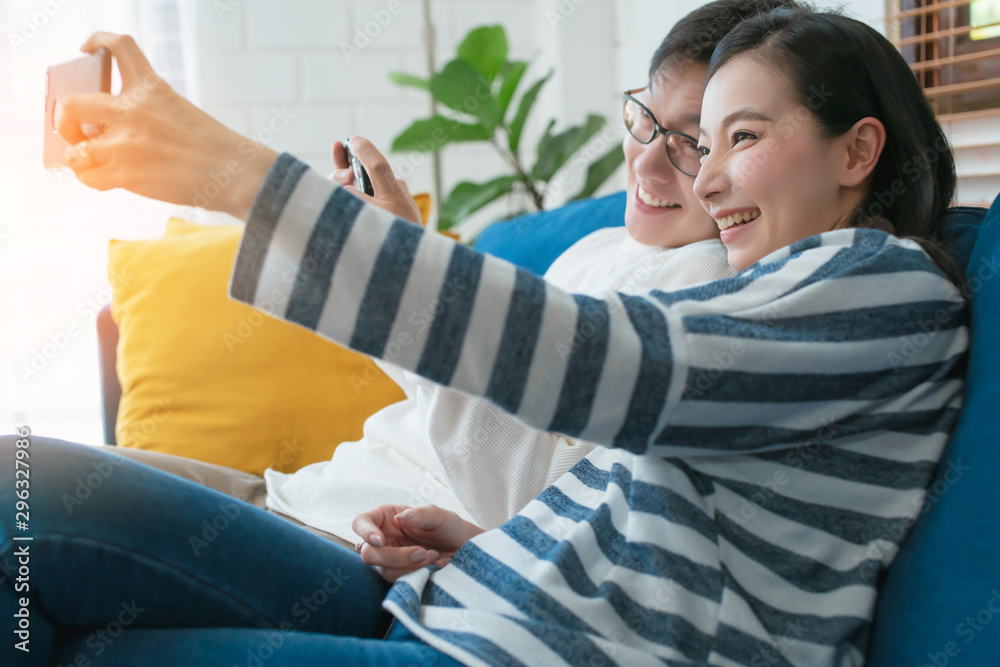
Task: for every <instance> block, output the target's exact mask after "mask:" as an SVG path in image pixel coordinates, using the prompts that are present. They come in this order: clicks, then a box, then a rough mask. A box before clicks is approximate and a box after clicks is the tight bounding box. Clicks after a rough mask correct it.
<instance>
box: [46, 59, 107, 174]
mask: <svg viewBox="0 0 1000 667" xmlns="http://www.w3.org/2000/svg"><path fill="white" fill-rule="evenodd" d="M110 92H111V52H110V51H108V50H107V49H98V50H97V51H95V52H94V53H92V54H91V55H89V56H84V57H83V58H77V59H76V60H70V61H69V62H66V63H62V64H59V65H53V66H52V67H50V68H48V70H47V71H46V72H45V141H44V142H43V144H44V145H43V148H42V151H43V158H44V163H45V168H46V169H50V170H55V169H66V168H67V166H66V163H65V162H64V161H63V158H64V157H65V155H66V149H68V148H69V144H68V143H66V141H65V140H64V139H63V138H62V137H61V136H60V135H59V132H58V130H57V129H56V113H57V112H58V110H59V100H60V99H64V98H66V97H68V96H70V95H76V94H78V93H110Z"/></svg>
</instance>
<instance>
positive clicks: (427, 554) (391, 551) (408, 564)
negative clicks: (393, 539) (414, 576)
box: [361, 542, 441, 572]
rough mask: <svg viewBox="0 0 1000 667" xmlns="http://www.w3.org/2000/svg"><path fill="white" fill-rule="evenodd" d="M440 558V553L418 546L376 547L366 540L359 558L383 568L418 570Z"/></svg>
mask: <svg viewBox="0 0 1000 667" xmlns="http://www.w3.org/2000/svg"><path fill="white" fill-rule="evenodd" d="M440 558H441V554H440V553H438V552H437V551H435V550H433V549H431V550H428V549H425V548H423V547H419V546H412V547H376V546H373V545H372V544H371V543H368V542H366V543H365V544H363V545H362V546H361V560H363V561H364V562H365V563H367V564H369V565H374V566H375V567H380V568H382V569H384V570H403V571H410V572H412V571H413V570H419V569H420V568H422V567H425V566H427V565H431V564H432V563H434V562H435V561H437V560H438V559H440Z"/></svg>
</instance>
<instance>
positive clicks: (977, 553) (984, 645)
mask: <svg viewBox="0 0 1000 667" xmlns="http://www.w3.org/2000/svg"><path fill="white" fill-rule="evenodd" d="M966 277H967V278H968V282H969V289H970V290H971V291H972V317H971V323H972V330H971V333H972V338H971V341H970V354H969V369H968V375H967V376H966V383H965V397H964V407H963V409H962V416H961V418H960V420H959V423H958V426H957V428H956V429H955V433H954V435H953V436H952V438H951V441H950V442H949V443H948V447H947V449H946V450H945V453H944V457H943V458H942V464H941V466H940V467H939V468H938V474H937V478H936V479H935V481H934V483H933V484H932V485H931V488H930V491H929V493H928V502H927V503H925V506H924V507H925V508H926V510H927V511H926V513H925V514H924V516H923V517H922V518H921V519H920V520H919V521H918V522H917V524H916V525H915V526H914V528H913V533H912V534H911V535H910V538H909V539H908V540H907V541H906V543H905V544H904V545H903V549H902V550H901V551H900V554H899V556H898V557H897V559H896V562H895V563H894V564H893V565H892V567H891V568H889V572H888V576H887V577H886V580H885V585H884V588H883V590H882V596H881V599H880V600H879V606H878V611H877V613H876V616H875V619H876V620H875V634H874V639H873V643H872V646H871V651H870V664H872V665H916V666H924V665H930V666H932V667H944V666H945V665H949V666H950V667H972V666H975V667H980V666H981V665H997V664H1000V409H998V406H1000V348H998V347H997V345H996V344H995V343H994V341H993V340H992V334H994V333H997V332H1000V197H998V198H997V200H996V201H995V202H994V203H993V207H992V208H991V209H990V211H989V213H988V214H987V216H986V219H985V220H984V221H983V223H982V225H981V227H980V229H979V234H978V237H977V238H976V241H975V245H974V247H973V248H972V253H971V258H970V260H969V262H968V265H967V268H966Z"/></svg>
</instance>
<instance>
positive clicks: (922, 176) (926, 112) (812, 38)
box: [708, 8, 964, 285]
mask: <svg viewBox="0 0 1000 667" xmlns="http://www.w3.org/2000/svg"><path fill="white" fill-rule="evenodd" d="M748 52H752V55H753V57H755V58H759V59H761V60H762V61H763V62H766V63H770V64H772V65H775V66H777V67H778V68H780V69H781V70H782V71H784V72H785V73H786V74H787V75H788V76H789V78H790V80H791V82H792V86H793V88H794V89H795V91H796V93H797V95H798V97H799V101H800V102H801V103H802V104H803V105H805V106H807V107H808V108H810V109H811V111H812V113H813V115H814V116H815V117H816V119H817V121H818V122H819V125H820V127H821V128H823V130H824V131H825V133H826V135H827V137H828V138H836V137H840V136H842V135H843V134H844V133H846V132H847V131H848V130H850V129H851V128H852V127H854V124H855V123H857V122H858V121H859V120H861V119H862V118H867V117H872V118H877V119H878V120H880V121H882V124H883V125H885V129H886V145H885V149H884V150H883V151H882V155H881V157H880V158H879V161H878V164H877V165H876V167H875V170H874V172H873V173H872V180H871V192H870V193H869V194H868V197H867V198H866V199H865V201H864V202H863V203H862V204H861V206H860V207H859V208H858V210H857V211H856V215H855V219H854V221H853V225H854V226H856V227H875V228H878V229H883V230H885V231H887V232H890V233H892V234H895V235H897V236H899V237H901V238H910V239H913V240H914V241H916V242H917V243H919V244H920V245H921V246H922V247H923V248H924V250H925V251H927V254H929V255H930V256H931V258H932V259H933V260H934V261H935V263H936V264H937V265H938V266H939V267H940V268H941V270H942V271H944V272H945V274H946V275H948V277H949V278H950V279H951V280H952V282H954V283H955V284H956V285H962V284H963V282H964V281H963V280H962V274H961V272H960V270H959V269H958V267H957V266H956V263H955V261H954V259H952V257H951V255H950V253H948V251H947V250H945V249H944V247H943V246H942V245H941V243H940V242H939V240H938V233H939V231H940V228H941V225H942V223H943V222H944V219H945V214H946V213H947V211H948V207H949V206H950V205H951V200H952V198H953V197H954V195H955V183H956V177H955V161H954V158H953V157H952V153H951V148H950V147H949V145H948V140H947V138H946V137H945V134H944V131H943V130H942V129H941V125H940V124H938V122H937V119H936V118H935V117H934V112H933V111H931V108H930V105H929V104H928V103H927V100H926V99H925V98H924V95H923V92H922V91H921V89H920V86H919V84H918V83H917V80H916V77H914V75H913V72H911V71H910V68H909V66H908V65H907V64H906V62H905V61H904V60H903V57H902V56H901V55H900V53H899V52H898V51H897V50H896V48H895V47H893V46H892V44H890V43H889V41H888V40H886V38H885V37H883V36H882V35H880V34H879V33H878V32H876V31H875V30H874V29H873V28H872V27H870V26H868V25H865V24H864V23H862V22H860V21H856V20H854V19H851V18H848V17H846V16H841V15H839V14H833V13H819V12H810V11H803V10H800V9H795V8H790V9H789V8H781V9H776V10H774V11H771V12H769V13H767V14H762V15H760V16H756V17H753V18H750V19H747V20H746V21H744V22H742V23H741V24H740V25H738V26H737V27H736V28H734V29H733V30H732V31H731V32H730V33H729V34H728V35H726V37H724V38H723V39H722V41H721V42H720V44H719V46H718V48H717V49H716V50H715V52H714V54H713V55H712V60H711V63H710V64H709V72H708V77H709V78H712V76H713V75H714V74H715V73H716V72H718V71H719V69H720V68H721V67H722V66H723V65H725V64H726V63H727V62H729V61H730V60H732V59H733V58H735V57H736V56H738V55H741V54H745V53H748ZM817 100H820V102H819V103H818V102H817Z"/></svg>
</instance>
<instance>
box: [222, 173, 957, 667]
mask: <svg viewBox="0 0 1000 667" xmlns="http://www.w3.org/2000/svg"><path fill="white" fill-rule="evenodd" d="M231 290H232V296H233V297H234V298H236V299H238V300H241V301H244V302H247V303H250V304H252V305H254V306H256V307H258V308H260V309H262V310H264V311H265V312H269V313H271V314H273V315H275V316H278V317H281V318H284V319H286V320H288V321H291V322H295V323H298V324H301V325H303V326H305V327H308V328H310V329H313V330H315V331H316V332H317V333H318V334H320V335H322V336H324V337H326V338H329V339H331V340H335V341H339V342H341V343H344V344H349V345H350V346H352V347H354V348H356V349H358V350H360V351H362V352H365V353H368V354H371V355H373V356H380V354H381V353H382V352H383V350H384V349H385V348H386V346H387V344H389V343H390V342H396V343H402V342H403V341H405V344H400V345H399V347H398V349H401V353H400V354H398V355H397V356H395V358H394V359H393V362H394V363H395V364H397V365H400V366H403V367H404V368H408V369H411V370H415V371H417V372H418V373H420V374H422V375H424V376H425V377H428V378H431V379H433V380H436V381H439V382H442V383H444V384H447V385H449V386H451V387H453V388H455V389H459V390H462V391H466V392H469V393H471V394H474V395H480V396H486V397H488V398H490V399H492V400H494V401H495V402H496V403H497V404H498V405H500V406H501V407H502V408H504V409H506V410H508V411H510V412H512V413H513V414H515V415H516V416H517V417H518V418H520V419H522V420H523V421H524V422H526V423H527V424H529V425H530V426H533V427H536V428H543V429H548V430H553V431H558V432H562V433H566V434H568V435H572V436H577V437H581V438H583V439H586V440H592V441H595V442H599V443H602V444H605V445H609V446H610V447H609V448H598V449H597V450H595V451H594V452H593V453H592V454H591V455H590V456H588V457H587V458H586V459H585V460H583V461H581V463H579V464H578V465H577V466H576V467H575V468H573V470H571V471H570V473H568V474H567V475H565V476H564V477H562V478H561V479H560V480H559V481H558V482H557V483H556V484H555V485H554V486H552V487H550V488H549V489H547V490H546V491H545V492H544V493H543V494H542V495H541V496H539V498H538V499H536V500H534V501H532V502H531V503H530V504H529V505H528V506H527V507H526V508H525V509H524V510H523V511H522V512H521V513H520V514H519V515H518V516H517V517H515V518H514V519H512V520H511V521H510V522H508V523H507V524H505V525H504V526H503V527H501V528H500V529H498V530H494V531H490V532H488V533H485V534H483V535H480V536H478V537H477V538H475V539H474V540H472V541H471V542H470V543H469V544H468V545H466V547H465V548H463V549H462V550H461V551H460V552H459V553H458V554H457V555H456V556H455V558H454V559H453V561H452V564H451V565H450V566H448V567H446V568H444V569H440V570H433V569H425V570H422V571H420V572H417V573H414V574H412V575H410V576H408V577H406V578H405V579H403V580H402V581H400V582H399V583H397V585H396V586H395V587H394V588H393V589H392V591H391V593H390V595H389V598H388V599H387V602H386V606H387V608H388V609H390V611H392V613H393V614H394V615H396V616H397V618H399V619H400V620H401V622H403V623H405V624H406V625H407V626H408V627H410V628H411V629H412V630H413V631H414V632H415V633H416V634H417V635H418V636H420V637H421V638H423V639H424V640H425V641H427V642H428V643H430V644H432V645H434V646H436V647H438V648H440V649H442V650H443V651H445V652H447V653H449V654H451V655H453V656H455V657H456V658H458V659H460V660H462V661H465V662H468V663H471V664H517V663H526V664H543V665H549V664H561V663H566V664H587V665H592V664H624V665H641V664H662V663H664V662H666V663H667V664H691V663H700V664H706V663H707V664H713V665H772V664H778V665H822V664H845V665H852V664H860V663H861V661H862V656H863V654H864V650H865V647H866V644H867V641H868V635H869V627H870V622H871V618H872V614H873V610H874V604H875V596H876V584H877V581H878V579H879V574H880V573H881V572H882V570H883V569H884V568H885V567H886V566H887V565H888V564H889V563H890V562H891V561H892V559H893V558H894V557H895V554H896V552H897V548H898V545H899V543H900V542H901V540H902V539H903V538H904V537H905V535H906V534H907V532H908V530H909V527H910V525H911V524H912V522H913V519H914V517H916V516H917V515H918V513H919V511H920V508H921V505H922V503H923V501H924V496H925V488H926V486H927V484H928V483H929V481H930V479H931V474H932V472H933V469H934V466H935V464H936V462H937V461H938V459H939V457H940V455H941V451H942V448H943V446H944V443H945V441H946V439H947V435H948V433H949V432H950V431H951V429H952V427H953V425H954V423H955V420H956V417H957V413H958V409H959V405H960V398H961V389H962V380H961V374H960V369H961V365H962V364H961V362H962V357H963V354H964V352H965V349H966V345H967V331H966V329H965V327H964V324H963V322H964V316H965V313H964V304H963V303H962V301H961V299H960V298H959V296H958V294H957V290H955V288H954V287H953V286H951V284H950V283H948V281H947V280H946V279H945V278H944V277H943V276H942V275H941V273H940V272H939V271H938V270H937V269H936V267H935V266H934V265H933V263H932V262H931V260H930V259H929V258H928V257H927V255H926V254H924V253H923V251H921V250H920V249H919V248H918V247H917V246H916V245H915V244H912V243H910V242H906V241H901V240H899V239H896V238H895V237H892V236H889V235H887V234H885V233H882V232H878V231H874V230H861V229H847V230H839V231H835V232H828V233H826V234H822V235H820V236H816V237H812V238H809V239H806V240H804V241H801V242H799V243H796V244H794V245H793V246H790V247H788V248H784V249H782V250H780V251H778V252H776V253H773V254H771V255H769V256H768V257H766V258H765V259H764V261H762V262H761V263H759V264H757V265H755V266H754V267H752V268H751V269H749V270H748V271H745V272H743V273H741V274H739V275H737V276H735V277H733V278H730V279H726V280H721V281H718V282H715V283H710V284H707V285H702V286H698V287H693V288H689V289H685V290H681V291H678V292H672V293H659V292H653V293H650V294H647V295H641V296H626V295H619V294H614V293H609V294H607V295H606V296H605V298H604V299H603V300H600V299H595V298H592V297H584V296H573V295H569V294H566V293H564V292H561V291H560V290H557V289H555V288H554V287H552V286H551V285H548V284H546V283H545V282H544V281H542V280H541V279H539V278H537V277H535V276H533V275H530V274H528V273H526V272H524V271H520V270H518V269H516V268H515V267H513V266H512V265H510V264H507V263H505V262H503V261H501V260H498V259H496V258H491V257H484V256H481V255H478V254H476V253H475V252H473V251H471V250H469V249H468V248H465V247H462V246H458V245H455V244H453V243H452V242H450V241H449V240H447V239H445V238H443V237H439V236H438V235H435V234H424V232H423V231H422V230H420V229H418V228H417V227H415V226H412V225H409V224H407V223H404V222H402V221H399V220H394V219H393V218H392V216H391V215H389V214H387V213H386V212H384V211H381V210H379V209H377V208H375V207H371V206H366V205H363V204H361V202H359V201H358V200H357V199H356V198H354V197H352V196H351V195H350V194H348V193H346V192H344V191H342V190H340V189H338V188H336V187H335V186H334V185H333V184H331V183H329V182H328V181H326V180H325V179H324V178H322V177H321V176H320V175H318V174H316V173H314V172H311V171H309V170H308V169H307V168H306V167H305V166H304V165H302V164H301V163H299V162H296V161H295V160H294V159H293V158H291V157H290V156H287V155H285V156H282V157H281V158H280V159H279V160H278V162H277V163H276V164H275V166H274V168H273V169H272V171H271V174H270V175H269V177H268V180H267V182H266V183H265V185H264V187H263V189H262V191H261V193H260V194H259V195H258V198H257V201H256V202H255V205H254V208H253V211H252V213H251V216H250V219H249V221H248V224H247V230H246V232H245V235H244V239H243V242H242V244H241V247H240V251H239V255H238V257H237V261H236V266H235V268H234V273H233V282H232V288H231ZM417 312H421V313H427V312H430V313H433V314H434V319H433V321H432V323H431V325H430V327H426V326H423V327H416V326H414V325H413V323H412V322H413V318H412V315H413V313H417ZM574 332H575V335H574Z"/></svg>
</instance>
